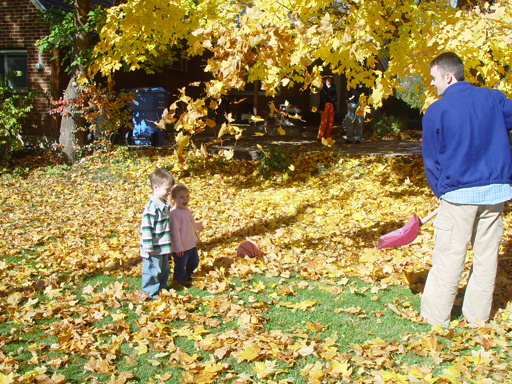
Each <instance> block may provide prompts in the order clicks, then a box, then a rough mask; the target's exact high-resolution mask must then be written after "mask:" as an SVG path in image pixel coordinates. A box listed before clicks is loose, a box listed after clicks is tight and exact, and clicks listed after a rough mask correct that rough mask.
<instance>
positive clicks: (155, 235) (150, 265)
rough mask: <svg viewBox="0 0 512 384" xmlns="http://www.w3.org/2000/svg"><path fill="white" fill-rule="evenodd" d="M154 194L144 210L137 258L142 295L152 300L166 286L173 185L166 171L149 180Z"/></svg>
mask: <svg viewBox="0 0 512 384" xmlns="http://www.w3.org/2000/svg"><path fill="white" fill-rule="evenodd" d="M149 181H150V184H151V189H152V190H153V194H152V195H151V197H150V198H149V202H148V203H147V204H146V206H145V207H144V212H143V213H142V222H141V227H140V232H141V234H140V255H141V257H142V293H143V294H146V295H147V297H149V298H151V299H154V298H155V297H157V296H158V293H159V291H160V290H161V289H164V288H165V287H166V286H167V280H168V278H169V273H170V266H169V254H170V253H171V232H170V225H169V210H170V208H169V204H168V203H167V200H166V198H167V196H169V194H170V193H171V190H172V187H173V186H174V178H173V177H172V176H171V175H170V173H169V172H167V171H165V170H163V169H157V170H156V171H154V172H153V173H152V174H151V176H150V178H149Z"/></svg>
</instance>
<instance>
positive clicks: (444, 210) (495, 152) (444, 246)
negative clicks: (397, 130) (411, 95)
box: [421, 52, 512, 327]
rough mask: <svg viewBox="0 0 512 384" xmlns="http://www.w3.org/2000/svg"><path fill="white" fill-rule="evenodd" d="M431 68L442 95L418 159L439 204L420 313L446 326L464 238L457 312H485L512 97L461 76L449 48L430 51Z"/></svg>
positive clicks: (506, 174)
mask: <svg viewBox="0 0 512 384" xmlns="http://www.w3.org/2000/svg"><path fill="white" fill-rule="evenodd" d="M430 75H431V77H432V81H431V83H430V85H433V86H434V87H436V89H437V94H438V95H439V96H441V98H440V99H439V100H437V101H435V102H434V103H432V104H431V105H430V106H429V107H428V108H427V111H426V112H425V115H424V117H423V163H424V166H425V174H426V176H427V181H428V184H429V186H430V188H431V189H432V191H433V192H434V194H435V195H436V196H437V197H438V198H439V199H440V210H439V213H438V215H437V218H436V219H435V221H434V251H433V254H432V269H431V270H430V272H429V274H428V277H427V281H426V284H425V288H424V290H423V296H422V298H421V316H422V317H423V318H424V319H426V320H427V322H428V323H429V324H439V325H440V326H442V327H447V326H448V325H449V324H450V319H451V311H452V307H453V303H454V300H455V297H456V295H457V290H458V286H459V283H460V279H461V275H462V271H463V268H464V261H465V258H466V251H467V248H468V245H469V243H471V244H472V246H473V265H472V269H471V273H470V276H469V280H468V283H467V286H466V292H465V294H464V302H463V305H462V314H463V316H464V317H465V318H466V320H467V322H468V323H473V322H476V321H487V320H489V317H490V313H491V307H492V299H493V292H494V285H495V280H496V271H497V267H498V251H499V247H500V242H501V238H502V233H503V222H502V210H503V203H504V202H505V201H507V200H509V199H510V198H512V186H511V183H512V156H511V152H510V144H509V141H508V131H509V130H511V129H512V100H509V99H507V97H505V95H504V94H503V93H501V92H500V91H499V90H497V89H488V88H477V87H474V86H472V85H470V84H469V83H468V82H466V81H464V65H463V63H462V60H461V59H460V57H459V56H457V55H456V54H455V53H453V52H445V53H443V54H441V55H439V56H438V57H436V58H435V59H434V60H433V61H432V62H431V63H430Z"/></svg>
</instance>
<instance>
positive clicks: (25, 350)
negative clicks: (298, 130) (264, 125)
mask: <svg viewBox="0 0 512 384" xmlns="http://www.w3.org/2000/svg"><path fill="white" fill-rule="evenodd" d="M173 162H174V158H173V157H172V156H171V155H170V154H167V153H161V152H155V151H152V150H138V151H136V152H129V151H127V150H126V149H118V150H116V151H114V152H113V153H112V154H99V155H95V156H91V157H89V158H87V159H86V161H85V162H84V163H82V164H78V165H75V166H73V167H65V166H56V165H52V164H46V163H44V161H42V160H41V161H40V164H39V163H38V162H35V163H34V164H29V165H27V166H25V165H24V166H23V167H22V169H23V170H24V172H23V173H22V174H21V173H20V172H17V173H16V172H10V173H4V174H3V175H0V189H1V192H0V201H1V204H0V209H1V214H0V224H1V233H0V234H1V236H0V251H1V253H0V273H1V275H0V276H1V277H0V384H8V383H77V384H78V383H84V382H85V383H113V384H121V383H232V384H242V383H312V384H313V383H315V384H316V383H318V384H321V383H345V382H346V383H440V384H441V383H442V384H444V383H493V382H496V383H505V382H508V381H510V380H511V379H512V376H511V373H510V369H509V364H510V339H511V337H512V333H511V330H512V321H511V319H512V317H511V311H510V305H509V296H508V292H509V290H508V282H509V276H510V274H509V272H510V260H511V259H512V257H511V255H510V253H509V246H510V245H509V244H510V243H509V239H510V238H511V233H512V231H511V230H510V229H509V228H510V225H509V223H510V213H509V208H508V207H507V208H506V210H505V227H506V228H505V235H504V243H503V249H502V254H501V260H500V271H499V276H498V283H497V287H496V297H495V308H494V312H493V319H492V321H491V322H490V323H489V324H486V325H482V326H480V327H476V328H470V327H468V326H467V325H466V324H465V323H464V322H463V321H462V322H461V321H460V304H461V298H459V299H458V300H457V301H456V304H455V308H454V317H453V322H452V326H451V327H450V328H448V329H444V330H443V329H440V328H437V327H434V328H432V327H431V326H429V325H427V324H425V323H423V322H422V320H421V318H420V317H419V313H418V311H419V305H420V299H421V293H420V292H421V289H422V278H424V276H425V271H426V270H428V266H429V258H430V254H431V250H432V228H431V227H428V226H427V227H426V228H422V232H421V234H420V236H419V237H418V239H417V240H415V241H414V242H413V243H412V244H410V245H408V246H404V247H401V248H399V249H388V250H383V251H377V250H376V249H375V244H376V240H377V239H378V237H379V236H380V235H381V234H383V233H387V232H389V231H391V230H393V229H396V228H398V227H400V225H402V223H405V222H406V220H407V219H408V217H409V216H410V214H411V213H412V212H416V211H418V212H419V211H421V210H422V209H424V210H428V208H425V207H427V206H428V204H429V203H430V201H431V200H432V196H431V195H430V194H429V190H428V187H427V186H426V183H425V181H424V180H423V179H422V177H423V176H422V168H421V159H419V158H414V157H412V158H371V157H365V158H356V157H344V156H343V155H341V154H339V153H336V152H332V151H325V152H324V153H320V154H318V153H317V154H301V155H293V156H291V158H290V163H291V164H294V166H295V171H294V172H293V173H290V174H289V175H288V176H287V177H282V176H280V175H273V176H271V177H270V178H269V179H268V180H265V179H263V178H262V176H261V175H260V174H259V173H258V171H257V169H258V165H259V164H258V163H257V162H255V163H252V162H248V161H247V162H246V161H240V160H237V161H231V162H227V161H224V160H222V159H219V158H213V159H203V160H198V159H190V160H188V161H187V163H186V167H185V168H184V169H178V168H176V167H175V166H174V165H173ZM156 167H161V168H162V167H166V168H167V169H169V170H171V172H173V173H174V174H175V176H176V178H177V179H178V180H179V181H182V182H185V183H186V184H187V185H189V186H190V187H191V198H192V202H191V210H192V211H193V213H194V214H195V215H196V217H197V218H198V219H201V220H203V222H204V223H205V230H204V231H203V233H202V234H201V243H200V244H199V245H198V247H199V249H200V258H201V264H200V267H199V268H198V270H197V271H196V274H195V276H194V286H193V287H191V288H190V289H188V290H179V289H176V286H175V285H174V284H172V282H169V285H168V289H167V290H166V291H163V292H161V295H160V297H159V298H157V299H156V300H153V301H140V300H139V299H137V296H136V293H137V291H138V290H139V289H140V258H139V256H138V240H139V238H138V236H139V235H138V226H139V224H140V214H141V212H142V207H143V205H144V203H145V202H146V201H147V198H148V196H149V188H148V185H147V184H148V182H147V178H148V175H149V174H150V173H151V171H152V170H153V169H155V168H156ZM16 169H21V168H16ZM318 169H323V171H322V172H318ZM420 213H422V212H420ZM245 238H250V239H252V240H254V241H256V242H257V243H258V244H259V245H260V247H261V249H262V251H263V257H262V258H261V259H241V258H236V257H235V255H236V245H237V244H238V243H240V242H241V241H243V240H244V239H245ZM468 272H469V264H468V266H467V268H466V269H465V275H464V278H466V277H467V273H468ZM463 283H464V281H463ZM462 287H463V284H462V285H461V288H462ZM461 293H462V291H461ZM461 297H462V295H461ZM457 311H458V312H457Z"/></svg>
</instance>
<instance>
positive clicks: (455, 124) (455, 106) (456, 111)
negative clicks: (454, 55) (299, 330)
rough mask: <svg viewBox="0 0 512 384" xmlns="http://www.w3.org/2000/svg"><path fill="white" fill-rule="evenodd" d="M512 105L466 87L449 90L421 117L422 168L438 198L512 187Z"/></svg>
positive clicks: (496, 92) (460, 84)
mask: <svg viewBox="0 0 512 384" xmlns="http://www.w3.org/2000/svg"><path fill="white" fill-rule="evenodd" d="M510 129H512V100H509V99H507V97H505V95H504V94H503V93H502V92H501V91H499V90H497V89H488V88H478V87H474V86H472V85H471V84H469V83H468V82H466V81H460V82H457V83H454V84H451V85H450V86H448V87H447V88H446V89H445V91H444V93H443V95H442V97H441V98H440V99H439V100H437V101H435V102H434V103H432V104H431V105H430V106H429V107H428V108H427V111H426V112H425V116H423V140H422V141H423V143H422V147H423V164H424V166H425V174H426V176H427V181H428V185H429V186H430V188H431V189H432V191H433V192H434V194H435V195H436V196H437V197H438V198H439V197H441V196H442V195H443V194H445V193H446V192H449V191H453V190H456V189H460V188H469V187H476V186H482V185H490V184H505V183H509V184H510V183H512V156H511V151H510V144H509V139H508V130H510Z"/></svg>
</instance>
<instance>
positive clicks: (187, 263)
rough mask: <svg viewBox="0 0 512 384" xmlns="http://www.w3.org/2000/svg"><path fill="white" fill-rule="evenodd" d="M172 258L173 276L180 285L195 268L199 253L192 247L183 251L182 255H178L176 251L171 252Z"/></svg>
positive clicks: (188, 277) (185, 281)
mask: <svg viewBox="0 0 512 384" xmlns="http://www.w3.org/2000/svg"><path fill="white" fill-rule="evenodd" d="M172 259H173V260H174V276H173V279H174V280H176V281H177V282H178V283H180V284H181V285H185V284H186V283H187V279H190V277H191V276H192V273H194V271H195V270H196V268H197V266H198V265H199V255H198V254H197V248H196V247H194V248H192V249H189V250H187V251H185V252H184V253H183V256H181V257H178V256H177V255H176V253H174V252H173V253H172Z"/></svg>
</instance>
